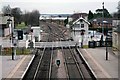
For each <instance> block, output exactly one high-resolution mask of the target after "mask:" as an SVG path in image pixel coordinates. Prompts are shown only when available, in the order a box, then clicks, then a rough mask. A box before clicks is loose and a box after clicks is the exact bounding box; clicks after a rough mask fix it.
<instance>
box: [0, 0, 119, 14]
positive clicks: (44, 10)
mask: <svg viewBox="0 0 120 80" xmlns="http://www.w3.org/2000/svg"><path fill="white" fill-rule="evenodd" d="M0 2H2V3H0V10H1V9H2V7H3V6H6V5H10V7H11V8H14V7H20V9H21V10H22V11H23V12H25V10H26V11H32V10H35V9H37V10H39V12H40V13H41V14H64V13H65V14H72V13H77V12H85V13H88V12H89V10H91V11H92V12H95V10H96V9H98V8H99V9H100V8H102V3H103V2H104V6H105V8H107V9H108V11H109V12H110V13H113V12H116V11H117V6H118V2H119V0H112V1H109V0H0Z"/></svg>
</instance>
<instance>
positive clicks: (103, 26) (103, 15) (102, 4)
mask: <svg viewBox="0 0 120 80" xmlns="http://www.w3.org/2000/svg"><path fill="white" fill-rule="evenodd" d="M102 5H103V6H102V7H103V12H102V21H104V2H103V3H102ZM103 24H104V22H103V23H102V33H103V34H104V26H103Z"/></svg>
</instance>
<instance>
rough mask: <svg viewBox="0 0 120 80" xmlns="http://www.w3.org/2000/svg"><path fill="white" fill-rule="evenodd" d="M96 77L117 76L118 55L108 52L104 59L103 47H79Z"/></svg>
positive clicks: (104, 51)
mask: <svg viewBox="0 0 120 80" xmlns="http://www.w3.org/2000/svg"><path fill="white" fill-rule="evenodd" d="M80 51H81V53H82V55H83V56H84V57H85V59H86V61H87V62H88V64H89V65H90V66H91V68H92V70H93V71H94V73H95V74H96V76H97V77H98V78H118V57H117V56H116V55H114V54H113V53H111V52H109V56H108V60H106V57H105V54H106V50H105V48H88V49H80Z"/></svg>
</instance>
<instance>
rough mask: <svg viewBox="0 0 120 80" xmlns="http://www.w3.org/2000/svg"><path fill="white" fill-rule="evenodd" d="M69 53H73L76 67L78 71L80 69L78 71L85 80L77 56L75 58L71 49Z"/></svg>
mask: <svg viewBox="0 0 120 80" xmlns="http://www.w3.org/2000/svg"><path fill="white" fill-rule="evenodd" d="M69 51H70V53H71V55H72V57H73V59H74V61H75V64H76V67H77V69H78V71H79V74H80V76H81V77H82V80H85V79H84V78H85V77H84V75H83V73H82V71H81V68H80V67H79V63H78V61H77V60H76V58H75V56H74V52H72V50H71V48H70V47H69Z"/></svg>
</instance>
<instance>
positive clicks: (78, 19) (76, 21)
mask: <svg viewBox="0 0 120 80" xmlns="http://www.w3.org/2000/svg"><path fill="white" fill-rule="evenodd" d="M81 19H82V20H83V21H85V22H86V23H87V24H89V25H90V23H89V22H88V21H87V20H85V19H84V18H83V17H80V18H78V19H77V20H76V21H74V22H73V24H75V23H77V22H78V21H80V20H81Z"/></svg>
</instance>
